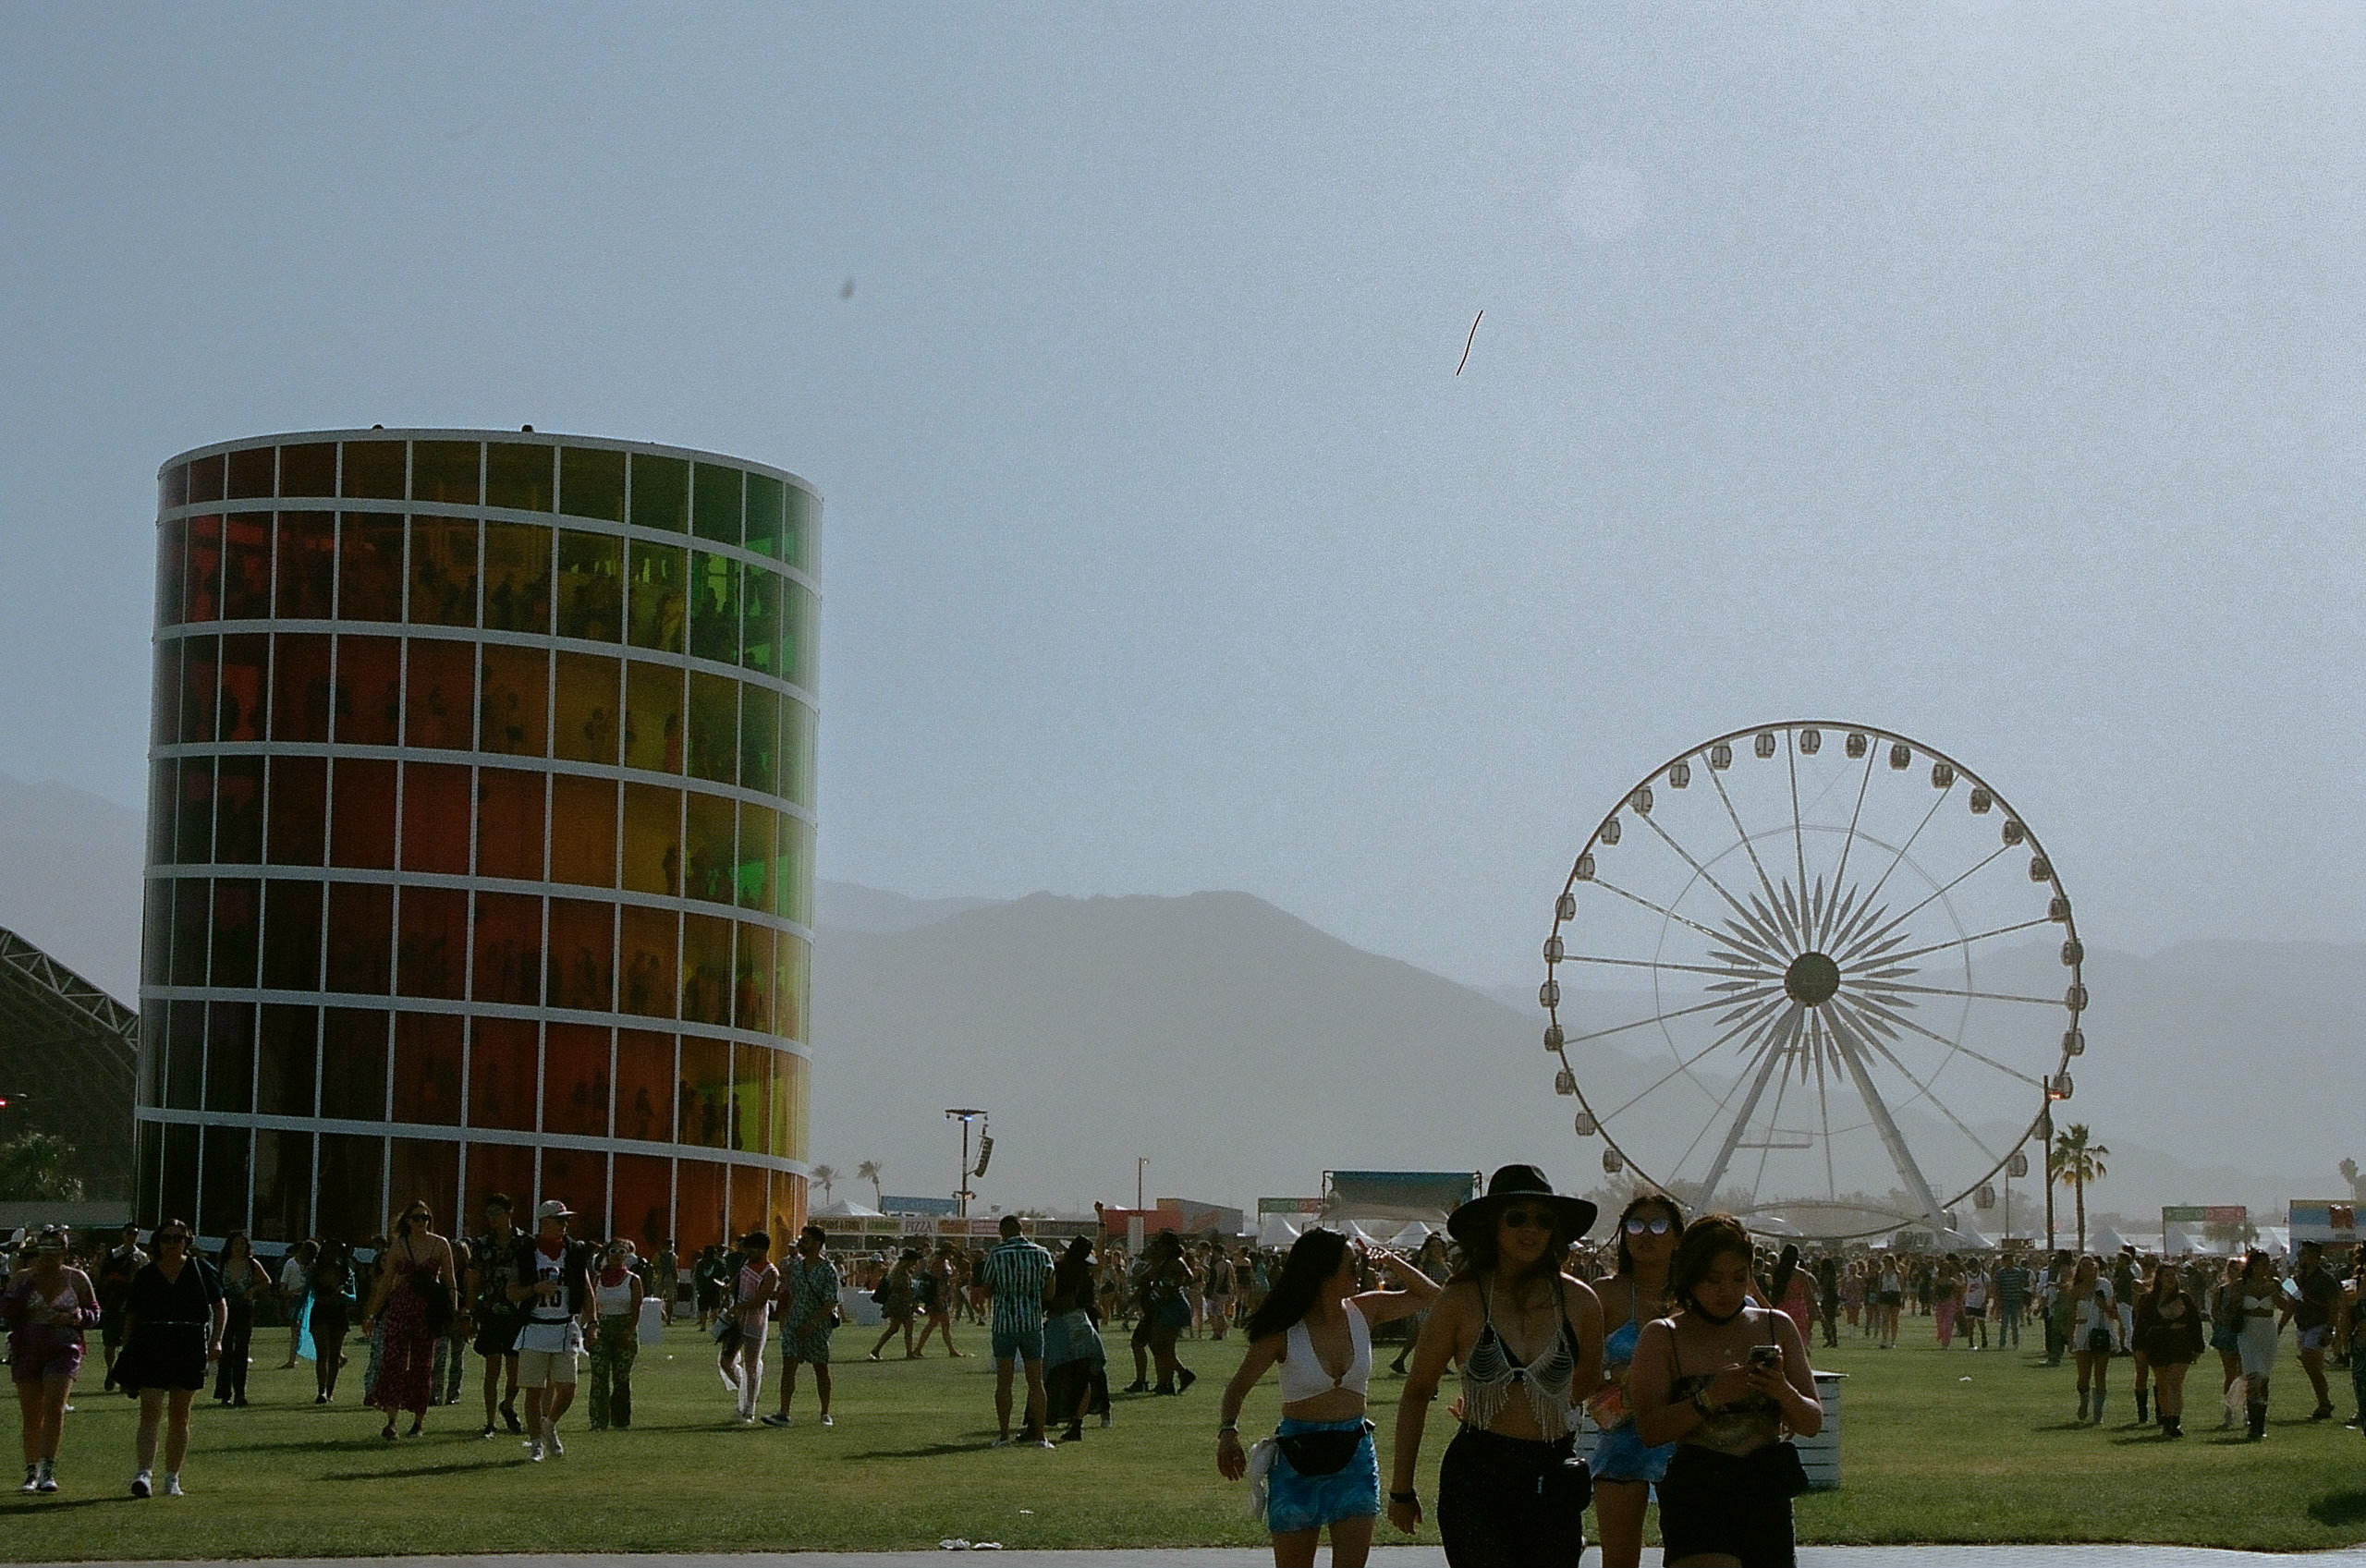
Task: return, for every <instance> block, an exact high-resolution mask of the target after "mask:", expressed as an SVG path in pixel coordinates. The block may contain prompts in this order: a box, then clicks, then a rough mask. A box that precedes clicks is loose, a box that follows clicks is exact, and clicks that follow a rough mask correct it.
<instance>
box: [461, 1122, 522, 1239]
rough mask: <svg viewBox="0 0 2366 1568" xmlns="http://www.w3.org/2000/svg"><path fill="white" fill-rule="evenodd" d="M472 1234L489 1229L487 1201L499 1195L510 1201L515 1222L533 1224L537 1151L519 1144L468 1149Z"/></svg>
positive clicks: (472, 1145) (470, 1224) (492, 1144)
mask: <svg viewBox="0 0 2366 1568" xmlns="http://www.w3.org/2000/svg"><path fill="white" fill-rule="evenodd" d="M468 1179H469V1233H470V1234H471V1235H475V1234H482V1232H483V1230H484V1229H485V1226H486V1223H487V1222H486V1220H485V1217H484V1206H485V1200H486V1199H487V1198H489V1197H494V1195H496V1194H498V1195H499V1196H501V1197H506V1198H507V1199H508V1200H509V1211H510V1215H511V1218H512V1221H513V1222H518V1221H522V1222H524V1223H525V1225H526V1227H527V1228H528V1229H531V1228H532V1226H533V1223H534V1204H533V1197H534V1150H533V1149H532V1148H531V1146H530V1145H527V1144H520V1143H472V1144H470V1145H469V1178H468Z"/></svg>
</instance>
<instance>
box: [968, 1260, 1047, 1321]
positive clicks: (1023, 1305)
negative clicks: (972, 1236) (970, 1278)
mask: <svg viewBox="0 0 2366 1568" xmlns="http://www.w3.org/2000/svg"><path fill="white" fill-rule="evenodd" d="M983 1274H984V1278H985V1282H986V1287H987V1288H988V1289H989V1290H991V1291H993V1292H994V1332H995V1333H998V1334H1027V1333H1031V1332H1033V1331H1035V1330H1037V1329H1040V1328H1042V1327H1043V1282H1044V1281H1045V1280H1048V1279H1050V1278H1051V1277H1052V1255H1051V1254H1050V1253H1048V1252H1046V1251H1044V1250H1043V1248H1042V1247H1040V1246H1036V1245H1035V1244H1034V1243H1033V1242H1031V1241H1029V1240H1028V1239H1027V1238H1026V1237H1025V1236H1013V1237H1011V1238H1010V1239H1009V1240H1008V1241H1006V1242H1004V1243H1003V1244H1002V1245H1001V1246H997V1247H995V1248H994V1250H993V1251H992V1252H989V1253H987V1254H986V1266H985V1269H984V1270H983Z"/></svg>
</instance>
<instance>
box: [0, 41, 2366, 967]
mask: <svg viewBox="0 0 2366 1568" xmlns="http://www.w3.org/2000/svg"><path fill="white" fill-rule="evenodd" d="M2059 10H2060V7H2055V6H2028V7H2004V6H1885V5H1867V6H1819V7H1813V8H1805V9H1796V8H1788V7H1744V6H1640V7H1635V8H1632V9H1627V8H1619V7H1612V6H1587V7H1572V6H1568V5H1567V4H1555V5H1550V6H1541V7H1538V8H1536V9H1534V10H1532V11H1518V10H1513V9H1509V8H1503V7H1494V8H1484V9H1482V8H1481V7H1471V6H1453V7H1437V6H1430V7H1421V8H1419V9H1416V10H1410V11H1406V12H1402V13H1396V14H1391V13H1388V12H1386V11H1384V9H1382V8H1380V7H1376V6H1369V5H1357V6H1335V7H1329V8H1323V7H1317V6H1286V7H1273V6H1237V7H1232V8H1228V9H1227V8H1218V7H1214V6H1165V7H1116V6H1095V7H1054V6H1043V5H1027V6H1007V7H1004V8H1001V9H997V10H992V11H988V10H982V9H977V8H968V9H964V8H960V7H956V6H914V7H909V8H905V9H902V10H896V9H893V8H890V7H886V6H853V7H848V8H845V9H840V10H827V11H818V12H812V13H809V14H802V15H799V14H796V13H794V12H792V10H791V8H790V7H787V6H769V5H768V6H757V7H750V8H746V9H741V10H736V11H735V10H732V9H729V8H726V7H724V6H700V7H697V8H695V9H691V8H688V7H682V8H667V7H664V6H632V7H629V8H628V7H621V6H619V7H613V8H606V9H602V8H597V7H592V6H583V5H568V6H552V7H547V8H543V9H534V8H529V7H526V6H451V7H433V6H427V7H419V6H403V7H395V8H391V9H389V8H384V7H378V8H361V7H349V6H282V7H274V8H267V9H266V8H252V7H238V6H202V7H176V8H171V9H163V10H143V9H141V8H140V7H132V6H108V7H99V8H94V7H74V6H45V7H36V6H14V7H10V8H8V9H7V10H6V13H5V15H4V16H0V234H5V238H6V248H5V252H4V253H0V254H5V265H0V361H5V364H6V376H5V378H0V426H5V429H6V432H7V444H8V452H9V460H8V461H7V462H6V463H5V464H0V545H5V549H6V555H5V560H6V566H5V568H0V668H4V669H5V670H6V672H7V676H6V679H5V680H0V767H5V768H6V770H7V771H10V772H17V773H18V774H20V775H26V776H33V777H49V778H55V779H59V780H64V781H67V782H70V783H72V784H77V785H79V786H82V787H85V788H88V789H91V790H92V791H95V792H97V793H100V794H103V795H106V796H112V797H114V798H116V799H118V800H121V801H124V802H127V803H132V804H136V803H137V802H138V801H139V800H140V796H141V793H142V787H141V784H140V779H141V769H142V760H143V757H144V752H145V745H146V737H145V735H144V721H143V715H144V713H145V711H146V703H145V688H146V682H147V678H148V659H147V641H148V638H147V629H148V626H149V623H150V604H149V594H150V576H151V560H152V509H153V492H152V474H153V471H154V469H155V467H156V465H157V464H158V463H159V462H160V461H161V460H162V459H164V458H165V457H166V456H169V455H171V454H172V453H174V452H176V451H178V450H180V449H182V448H184V447H188V446H191V445H195V444H200V443H204V442H210V441H214V440H219V439H223V438H226V437H231V436H238V435H245V434H250V433H256V432H270V431H279V430H289V429H296V430H301V429H311V428H320V427H328V426H347V425H368V424H372V423H377V422H384V423H386V424H389V425H401V424H420V425H434V424H455V425H483V426H493V427H515V426H517V425H519V424H522V423H527V422H531V423H532V424H533V425H535V427H536V428H537V429H541V430H545V431H550V430H556V431H568V432H588V433H593V434H600V435H612V436H628V437H639V438H645V439H651V440H657V441H664V442H673V443H679V444H688V445H696V446H705V447H713V448H716V449H720V450H722V451H725V452H729V453H734V454H738V455H740V456H748V457H752V458H758V459H762V460H764V461H767V462H774V463H778V464H782V465H784V466H786V467H788V468H793V469H795V470H797V471H799V472H800V473H802V474H804V475H806V476H807V477H808V478H810V479H811V480H813V481H814V483H815V484H816V485H817V486H818V487H819V488H820V489H821V490H822V492H823V494H824V496H825V497H826V498H827V511H826V514H825V530H826V543H825V548H824V551H823V573H824V581H825V589H826V602H825V611H824V626H825V631H824V638H823V661H824V662H823V670H824V676H823V691H822V700H823V768H822V779H823V785H822V791H823V831H822V845H823V849H822V869H823V872H824V874H827V875H830V876H834V877H838V878H843V879H847V880H850V881H863V882H869V883H872V884H876V885H882V886H887V887H893V888H897V889H901V890H903V891H906V892H909V893H926V894H943V893H1024V892H1027V891H1030V890H1032V889H1038V888H1045V889H1051V890H1054V891H1057V892H1066V893H1094V892H1153V893H1159V892H1163V893H1180V892H1186V891H1189V890H1193V889H1201V888H1241V889H1246V890H1249V891H1251V892H1254V893H1262V894H1263V895H1265V896H1267V897H1269V898H1272V899H1274V901H1276V902H1278V903H1280V904H1282V905H1283V906H1286V907H1287V908H1289V909H1291V910H1292V911H1294V912H1296V913H1299V914H1300V915H1303V916H1305V917H1307V918H1310V919H1312V920H1314V921H1315V922H1317V923H1318V924H1321V925H1323V926H1324V927H1325V928H1327V929H1329V930H1334V931H1336V932H1338V933H1340V934H1341V935H1344V936H1347V937H1348V938H1349V939H1350V940H1353V941H1357V942H1361V943H1364V944H1365V945H1368V946H1372V947H1375V948H1377V949H1380V950H1382V951H1384V952H1388V953H1392V954H1398V955H1401V956H1405V957H1409V958H1412V959H1414V960H1416V961H1418V962H1422V963H1425V964H1428V965H1430V966H1433V967H1438V968H1442V969H1444V970H1445V971H1447V972H1449V973H1452V974H1455V975H1457V976H1460V977H1463V978H1473V979H1482V980H1494V979H1518V978H1524V977H1527V976H1529V975H1530V974H1531V972H1532V971H1533V970H1535V969H1536V968H1538V967H1539V966H1538V964H1537V961H1536V944H1537V942H1539V941H1540V940H1541V939H1542V937H1543V933H1544V930H1545V928H1546V926H1547V924H1548V923H1549V918H1550V908H1551V899H1552V895H1553V893H1555V892H1556V891H1557V889H1558V887H1559V884H1560V881H1561V878H1562V876H1563V875H1564V873H1565V871H1566V869H1567V863H1568V860H1569V858H1570V857H1571V856H1572V855H1573V854H1574V852H1575V850H1576V847H1577V845H1578V843H1579V840H1580V839H1581V837H1582V836H1583V832H1584V827H1585V825H1590V824H1591V823H1592V820H1594V819H1595V818H1596V817H1597V816H1599V815H1600V813H1601V812H1602V811H1603V810H1604V808H1606V807H1607V806H1608V805H1609V804H1610V803H1611V802H1612V801H1614V800H1615V799H1616V796H1617V795H1618V794H1619V792H1620V791H1621V790H1623V789H1624V788H1625V787H1626V786H1627V785H1628V784H1629V783H1631V782H1632V781H1633V780H1634V779H1635V778H1636V777H1637V776H1639V775H1640V774H1641V773H1642V772H1644V771H1645V770H1647V769H1649V768H1651V767H1652V766H1653V765H1654V764H1656V763H1657V762H1658V761H1660V760H1662V759H1663V758H1664V757H1665V756H1666V755H1668V754H1670V753H1673V752H1675V751H1677V750H1678V749H1680V748H1684V747H1686V746H1687V745H1689V744H1690V743H1692V742H1694V741H1696V740H1699V739H1701V738H1705V737H1706V736H1707V735H1711V734H1713V733H1715V732H1717V731H1720V730H1724V729H1726V728H1730V727H1733V726H1736V725H1739V724H1746V723H1751V722H1753V721H1755V720H1760V719H1765V718H1779V717H1785V716H1796V715H1804V714H1816V715H1823V716H1831V717H1839V718H1848V719H1855V720H1858V721H1860V722H1866V723H1875V724H1881V725H1886V726H1890V727H1894V728H1897V729H1901V730H1904V731H1906V732H1907V733H1909V734H1912V735H1919V736H1921V737H1923V738H1925V739H1927V740H1928V741H1929V742H1931V743H1932V744H1933V745H1936V746H1939V747H1941V748H1945V749H1947V750H1949V751H1952V752H1954V753H1956V754H1957V755H1958V756H1959V757H1961V758H1963V759H1964V760H1966V761H1967V762H1969V763H1970V764H1971V765H1973V766H1974V767H1976V768H1979V769H1980V770H1982V772H1985V773H1986V774H1987V775H1988V776H1989V777H1991V778H1992V779H1993V780H1994V782H1995V783H1996V784H1998V785H1999V786H2000V787H2002V788H2003V789H2004V790H2005V791H2006V794H2007V795H2008V796H2011V797H2012V798H2013V799H2014V800H2015V801H2016V802H2017V803H2018V804H2019V806H2020V807H2021V808H2022V809H2023V810H2024V811H2025V812H2026V813H2027V814H2028V815H2029V817H2030V820H2031V821H2032V823H2033V824H2035V825H2037V826H2038V828H2039V829H2040V831H2041V832H2042V833H2043V835H2044V837H2045V839H2046V841H2047V845H2048V847H2049V848H2050V849H2051V850H2052V851H2053V853H2054V857H2055V862H2056V864H2057V865H2058V866H2059V868H2060V869H2061V871H2062V873H2063V876H2064V878H2065V881H2066V882H2067V885H2068V886H2069V888H2070V890H2071V892H2072V893H2073V895H2074V897H2075V898H2076V899H2077V900H2078V901H2079V917H2080V920H2079V923H2080V926H2081V928H2082V930H2083V931H2084V932H2085V934H2086V935H2087V936H2088V939H2089V941H2090V942H2100V943H2104V944H2108V945H2113V946H2119V947H2129V948H2136V949H2139V950H2142V949H2148V948H2152V947H2156V946H2158V945H2160V944H2162V943H2165V942H2170V941H2174V940H2177V939H2179V938H2183V937H2187V936H2194V935H2227V934H2246V935H2257V936H2268V937H2274V936H2282V935H2299V936H2320V935H2331V936H2336V937H2344V938H2356V937H2358V936H2359V935H2360V934H2361V933H2366V892H2361V890H2366V847H2362V846H2361V841H2366V833H2361V832H2360V829H2361V827H2366V821H2362V820H2361V817H2366V811H2362V810H2361V807H2360V800H2361V796H2366V789H2362V788H2361V781H2362V780H2366V739H2361V734H2360V725H2359V723H2358V711H2359V701H2358V698H2359V678H2358V672H2359V667H2360V656H2361V654H2366V629H2361V626H2360V614H2359V612H2360V593H2361V577H2360V516H2359V509H2360V495H2361V494H2366V485H2361V480H2366V394H2361V391H2360V388H2361V386H2366V380H2361V374H2360V372H2361V369H2366V366H2362V365H2361V349H2366V191H2362V190H2361V183H2360V176H2361V173H2366V97H2361V95H2360V93H2359V92H2358V91H2357V68H2358V65H2359V62H2360V58H2361V54H2362V53H2366V49H2362V46H2366V21H2361V13H2360V12H2358V11H2356V10H2346V9H2337V8H2336V7H2328V6H2315V5H2307V6H2289V7H2280V8H2279V7H2273V6H2263V5H2262V6H2243V7H2240V8H2238V9H2231V10H2230V9H2227V8H2225V7H2202V6H2190V7H2173V6H2160V5H2145V6H2128V7H2122V8H2112V7H2102V6H2097V7H2081V8H2080V11H2081V13H2082V14H2081V15H2079V16H2078V17H2074V18H2065V17H2063V16H2060V15H2058V14H2057V13H2058V11H2059ZM1473 13H1476V14H1473ZM849 277H851V278H853V279H854V280H855V283H856V288H855V292H854V294H853V297H852V298H841V297H840V295H841V286H842V284H843V283H844V282H845V280H847V279H848V278H849ZM1482 309H1483V310H1485V312H1486V316H1485V321H1484V323H1483V324H1482V326H1481V327H1480V329H1479V333H1478V338H1477V342H1476V344H1475V346H1473V347H1472V349H1471V352H1470V365H1469V369H1468V370H1466V371H1464V372H1463V373H1462V374H1461V375H1460V376H1459V377H1457V376H1456V375H1455V373H1454V371H1455V365H1456V361H1457V358H1458V357H1459V356H1460V355H1461V353H1462V348H1463V342H1464V337H1465V334H1466V333H1467V332H1468V331H1469V329H1470V322H1471V319H1472V317H1473V315H1474V314H1476V313H1477V312H1478V311H1479V310H1482Z"/></svg>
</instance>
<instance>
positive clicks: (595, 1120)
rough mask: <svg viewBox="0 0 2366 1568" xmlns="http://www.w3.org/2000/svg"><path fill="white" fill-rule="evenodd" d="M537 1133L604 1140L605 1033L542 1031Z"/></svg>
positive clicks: (566, 1027) (579, 1028)
mask: <svg viewBox="0 0 2366 1568" xmlns="http://www.w3.org/2000/svg"><path fill="white" fill-rule="evenodd" d="M543 1131H544V1132H546V1133H575V1134H579V1135H581V1136H585V1137H605V1136H608V1031H607V1030H605V1029H602V1028H592V1027H587V1026H585V1025H582V1024H551V1025H548V1026H546V1027H544V1028H543Z"/></svg>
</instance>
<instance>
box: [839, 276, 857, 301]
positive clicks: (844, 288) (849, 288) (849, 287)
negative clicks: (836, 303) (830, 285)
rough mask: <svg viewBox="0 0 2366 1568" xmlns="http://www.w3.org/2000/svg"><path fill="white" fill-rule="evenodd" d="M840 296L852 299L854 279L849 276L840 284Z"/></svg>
mask: <svg viewBox="0 0 2366 1568" xmlns="http://www.w3.org/2000/svg"><path fill="white" fill-rule="evenodd" d="M838 298H841V299H851V298H854V279H852V278H848V279H847V281H846V282H844V283H842V284H840V285H838Z"/></svg>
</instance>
